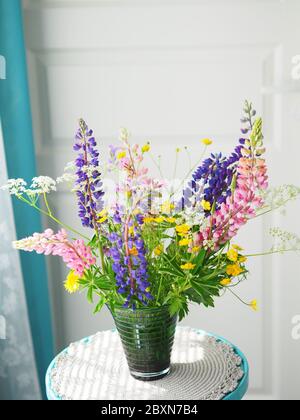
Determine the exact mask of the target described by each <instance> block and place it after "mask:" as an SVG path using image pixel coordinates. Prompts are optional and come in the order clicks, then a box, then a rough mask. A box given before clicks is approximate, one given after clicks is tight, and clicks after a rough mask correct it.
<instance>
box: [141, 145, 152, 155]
mask: <svg viewBox="0 0 300 420" xmlns="http://www.w3.org/2000/svg"><path fill="white" fill-rule="evenodd" d="M150 149H151V146H150V143H147V144H145V145H144V146H143V147H142V152H143V153H147V152H149V151H150Z"/></svg>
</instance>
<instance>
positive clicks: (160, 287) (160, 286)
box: [156, 277, 163, 303]
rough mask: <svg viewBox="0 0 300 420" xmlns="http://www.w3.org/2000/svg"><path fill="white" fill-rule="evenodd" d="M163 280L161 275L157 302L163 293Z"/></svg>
mask: <svg viewBox="0 0 300 420" xmlns="http://www.w3.org/2000/svg"><path fill="white" fill-rule="evenodd" d="M162 280H163V278H162V277H161V278H160V282H159V288H158V292H157V298H156V302H157V303H159V298H160V293H161V289H162Z"/></svg>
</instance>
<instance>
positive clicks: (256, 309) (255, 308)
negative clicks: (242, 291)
mask: <svg viewBox="0 0 300 420" xmlns="http://www.w3.org/2000/svg"><path fill="white" fill-rule="evenodd" d="M249 306H250V307H251V308H252V309H253V311H255V312H257V311H258V304H257V300H252V302H250V305H249Z"/></svg>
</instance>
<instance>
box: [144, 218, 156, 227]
mask: <svg viewBox="0 0 300 420" xmlns="http://www.w3.org/2000/svg"><path fill="white" fill-rule="evenodd" d="M154 221H155V219H154V217H145V218H144V223H145V225H150V224H151V223H153V222H154Z"/></svg>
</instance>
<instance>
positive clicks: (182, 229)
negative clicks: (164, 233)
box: [176, 224, 191, 236]
mask: <svg viewBox="0 0 300 420" xmlns="http://www.w3.org/2000/svg"><path fill="white" fill-rule="evenodd" d="M190 230H191V228H190V226H189V225H185V224H184V225H179V226H176V232H177V233H179V235H183V236H185V235H187V234H188V233H189V231H190Z"/></svg>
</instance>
